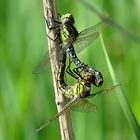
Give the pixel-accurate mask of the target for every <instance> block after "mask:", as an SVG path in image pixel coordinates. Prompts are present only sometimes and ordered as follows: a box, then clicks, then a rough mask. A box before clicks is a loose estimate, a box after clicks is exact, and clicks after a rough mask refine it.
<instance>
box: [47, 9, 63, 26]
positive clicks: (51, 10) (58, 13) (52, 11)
mask: <svg viewBox="0 0 140 140" xmlns="http://www.w3.org/2000/svg"><path fill="white" fill-rule="evenodd" d="M47 10H49V11H50V12H52V15H53V11H52V10H51V9H50V8H48V7H47ZM57 15H58V16H59V17H60V18H61V15H60V14H59V13H58V12H57ZM52 20H53V22H55V23H57V24H58V25H60V24H61V22H59V21H56V20H54V18H53V17H52Z"/></svg>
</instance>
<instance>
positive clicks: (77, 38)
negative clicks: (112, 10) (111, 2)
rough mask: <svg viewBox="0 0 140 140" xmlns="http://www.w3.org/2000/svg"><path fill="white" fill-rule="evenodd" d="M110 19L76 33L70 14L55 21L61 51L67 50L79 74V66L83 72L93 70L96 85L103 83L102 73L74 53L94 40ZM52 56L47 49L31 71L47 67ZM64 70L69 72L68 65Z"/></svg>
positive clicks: (75, 70) (35, 71) (37, 71)
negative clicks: (59, 35) (59, 37)
mask: <svg viewBox="0 0 140 140" xmlns="http://www.w3.org/2000/svg"><path fill="white" fill-rule="evenodd" d="M110 19H111V17H108V18H106V19H104V20H103V21H101V22H100V23H98V24H97V25H94V26H92V27H89V28H87V29H85V30H83V31H81V32H80V33H78V31H77V29H76V28H75V27H74V23H75V22H74V18H73V16H72V14H65V15H62V16H61V21H60V22H58V21H57V24H59V26H57V28H58V31H59V33H60V34H61V38H62V42H63V45H62V46H63V52H67V53H68V54H69V56H70V59H71V62H74V63H75V64H76V66H77V67H76V68H75V69H73V71H74V73H77V74H79V68H81V71H83V70H84V71H85V72H93V73H94V75H95V76H96V83H94V84H95V85H96V86H100V85H102V83H103V76H102V74H101V73H100V72H99V71H97V70H95V69H93V68H91V67H89V66H88V65H85V64H84V63H82V62H81V61H80V60H79V59H78V57H77V55H76V54H78V53H79V52H81V51H82V50H83V49H85V48H86V47H87V46H88V45H90V44H91V43H92V42H93V41H94V40H96V38H97V37H98V36H99V34H100V33H101V31H102V30H103V29H104V28H105V27H106V26H107V24H108V20H110ZM46 23H47V25H48V27H49V22H48V20H47V19H46ZM49 28H50V29H53V27H49ZM55 38H56V37H55ZM53 49H54V48H53ZM53 49H52V50H51V52H53ZM52 54H53V53H52ZM53 57H54V56H53V55H52V56H49V51H48V52H47V53H46V54H45V56H44V57H43V59H42V61H41V63H40V64H39V65H38V66H37V67H36V68H35V70H34V71H33V73H39V72H41V71H44V70H45V69H47V68H48V66H49V63H50V58H51V59H53ZM66 72H67V73H69V74H71V70H70V65H69V66H68V67H67V69H66ZM72 76H73V75H72Z"/></svg>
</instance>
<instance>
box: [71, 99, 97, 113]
mask: <svg viewBox="0 0 140 140" xmlns="http://www.w3.org/2000/svg"><path fill="white" fill-rule="evenodd" d="M96 109H97V106H96V105H95V104H92V103H91V102H89V101H88V100H87V99H81V100H79V102H77V103H76V104H75V105H74V106H72V107H71V110H73V111H76V112H91V111H95V110H96Z"/></svg>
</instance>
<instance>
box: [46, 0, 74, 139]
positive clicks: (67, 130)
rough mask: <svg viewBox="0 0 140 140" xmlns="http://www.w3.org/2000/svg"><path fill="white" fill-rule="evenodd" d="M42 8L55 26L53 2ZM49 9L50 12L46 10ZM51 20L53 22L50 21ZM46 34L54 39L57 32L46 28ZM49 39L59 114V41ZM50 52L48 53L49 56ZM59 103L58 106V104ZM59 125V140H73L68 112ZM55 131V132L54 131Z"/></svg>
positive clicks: (61, 118)
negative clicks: (52, 50) (52, 56)
mask: <svg viewBox="0 0 140 140" xmlns="http://www.w3.org/2000/svg"><path fill="white" fill-rule="evenodd" d="M43 7H44V16H45V18H46V17H50V20H49V22H50V25H51V26H55V23H54V21H58V19H57V13H56V7H55V0H43ZM48 9H50V10H48ZM51 19H53V20H51ZM46 32H47V34H48V35H49V36H50V38H55V36H56V34H57V32H56V29H51V30H48V29H47V26H46ZM50 38H48V46H49V47H48V48H49V50H51V48H56V51H55V52H53V53H55V54H54V55H55V56H56V57H55V58H54V59H53V60H51V67H52V75H53V83H54V89H55V97H56V105H57V109H58V112H60V111H61V110H62V108H63V104H62V102H63V101H64V98H63V95H62V93H61V92H60V91H59V89H58V88H57V78H56V77H57V69H58V60H57V52H58V49H60V46H59V45H58V44H59V42H60V39H59V38H57V39H56V40H55V41H52V40H51V39H50ZM51 53H52V52H50V54H51ZM58 103H59V104H58ZM59 123H60V129H61V139H62V140H74V133H73V129H72V123H71V115H70V112H67V113H65V114H63V115H61V117H59ZM56 131H57V130H56Z"/></svg>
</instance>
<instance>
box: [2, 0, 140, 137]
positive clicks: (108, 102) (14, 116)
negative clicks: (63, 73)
mask: <svg viewBox="0 0 140 140" xmlns="http://www.w3.org/2000/svg"><path fill="white" fill-rule="evenodd" d="M90 2H91V3H92V4H94V6H96V7H97V8H98V9H100V10H102V11H105V12H106V13H108V15H111V16H112V17H113V18H114V19H115V20H116V21H118V22H119V23H120V24H121V25H123V26H125V27H127V28H128V29H129V30H131V31H133V32H134V33H135V34H139V35H140V18H139V9H140V1H139V0H133V1H132V0H117V1H114V0H106V1H105V0H90ZM57 9H58V11H59V13H60V14H64V13H68V12H69V13H72V14H73V15H74V17H75V21H76V27H77V28H78V30H79V31H81V30H83V29H85V28H87V27H89V26H92V25H94V24H96V23H98V22H99V21H100V19H99V18H98V17H97V16H96V15H95V14H94V13H92V12H91V11H90V10H88V8H85V7H84V6H82V5H81V4H80V2H78V1H76V0H75V1H74V0H73V1H72V0H66V1H64V0H59V1H57ZM103 39H104V41H105V45H106V49H107V51H108V54H109V56H110V59H111V62H112V64H113V67H114V69H115V73H116V75H117V78H118V79H119V82H120V83H121V84H122V86H123V89H124V91H125V93H126V96H127V98H128V100H129V103H130V105H131V107H132V110H133V112H134V114H135V116H136V118H137V121H138V122H139V123H140V110H139V108H140V103H139V102H140V101H139V99H140V94H139V93H140V85H139V84H140V55H139V53H140V45H139V44H138V43H136V42H134V41H133V40H131V39H130V38H127V37H126V36H124V35H122V34H121V33H120V32H118V31H116V30H115V29H114V28H112V27H111V26H109V27H108V28H106V29H105V31H104V32H103ZM46 51H47V37H46V34H45V23H44V18H43V5H42V1H39V0H31V1H27V0H24V1H21V0H14V1H13V0H1V1H0V140H19V139H21V140H33V139H34V140H45V139H47V140H60V139H61V137H60V130H59V124H58V121H55V122H53V123H52V124H50V125H49V127H48V128H46V129H44V130H43V131H41V132H40V133H39V134H38V135H36V134H35V128H37V127H38V126H40V124H41V123H43V122H45V121H47V120H48V119H49V118H50V117H51V116H53V115H55V114H56V113H57V109H56V106H55V97H54V90H53V82H52V76H51V72H50V70H48V71H46V72H43V73H41V74H40V75H37V76H36V75H32V70H33V69H34V68H35V67H36V66H37V65H38V62H39V60H41V57H42V56H43V54H44V53H45V52H46ZM79 57H80V58H81V60H83V61H84V62H85V63H87V64H89V65H90V66H93V67H95V68H96V69H98V70H100V71H101V72H102V73H103V75H104V79H105V81H104V85H103V86H102V87H101V88H96V89H95V90H94V91H96V90H100V89H103V88H104V87H107V86H110V85H112V81H111V78H110V74H109V71H108V68H107V65H106V61H105V58H104V54H103V50H102V48H101V42H100V39H97V41H96V42H95V43H94V47H89V48H88V49H86V50H84V51H83V52H82V53H80V55H79ZM68 78H70V77H68ZM92 102H94V103H96V104H97V105H98V110H97V111H96V112H93V113H89V114H86V113H76V112H73V113H72V116H73V117H72V119H73V126H74V131H75V136H76V140H85V139H86V140H136V137H135V134H134V131H133V129H132V127H131V126H130V124H129V122H128V120H127V119H126V117H125V115H124V112H123V110H122V108H121V106H120V102H119V100H118V98H117V95H116V93H115V92H114V91H111V94H107V95H103V96H98V97H96V98H95V99H92Z"/></svg>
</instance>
